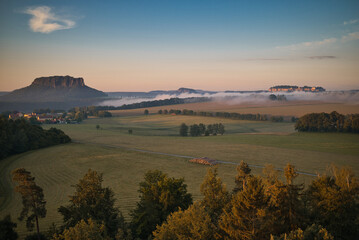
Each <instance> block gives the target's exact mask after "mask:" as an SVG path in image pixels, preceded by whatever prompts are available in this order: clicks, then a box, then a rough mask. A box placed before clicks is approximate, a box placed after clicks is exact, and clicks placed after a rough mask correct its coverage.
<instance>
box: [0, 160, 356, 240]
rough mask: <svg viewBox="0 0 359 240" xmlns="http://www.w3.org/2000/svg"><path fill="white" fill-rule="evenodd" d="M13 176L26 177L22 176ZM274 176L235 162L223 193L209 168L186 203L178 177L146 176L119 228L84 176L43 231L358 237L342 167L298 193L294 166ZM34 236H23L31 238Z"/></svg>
mask: <svg viewBox="0 0 359 240" xmlns="http://www.w3.org/2000/svg"><path fill="white" fill-rule="evenodd" d="M18 171H19V170H18ZM20 172H21V173H23V174H24V175H25V176H27V175H26V174H27V172H26V171H25V170H22V171H20ZM278 173H279V172H278V171H277V170H276V169H274V167H273V166H270V165H269V166H266V168H265V169H264V170H263V175H262V176H258V175H254V174H252V173H251V169H250V167H249V165H248V164H247V163H245V162H241V163H240V165H239V166H238V167H237V176H236V177H235V178H234V181H235V183H236V184H235V188H234V189H233V191H231V192H229V191H227V189H226V186H225V185H224V184H223V183H222V180H221V178H219V177H218V169H217V167H210V168H208V171H207V174H206V176H205V178H204V180H203V183H202V185H201V193H202V195H203V198H202V200H200V201H197V202H195V203H193V204H192V197H191V195H190V194H189V193H187V186H186V184H185V183H184V179H183V178H180V179H176V178H171V177H168V176H167V174H164V173H162V172H161V171H158V170H154V171H148V172H147V173H146V174H145V176H144V181H142V182H141V183H140V186H139V193H140V199H139V202H138V203H137V207H136V208H135V209H134V210H133V211H132V214H131V216H132V219H131V221H130V222H129V223H128V224H126V223H125V222H124V219H123V218H122V215H121V213H120V212H119V210H118V208H116V207H115V206H114V202H115V199H114V196H113V193H112V190H111V189H109V188H104V187H102V181H103V179H102V175H101V174H99V173H97V172H95V171H92V170H89V171H88V172H87V174H86V175H85V176H84V177H83V178H82V179H80V181H79V183H78V184H76V185H75V189H76V191H75V193H74V195H73V196H70V204H69V205H67V206H61V207H60V208H59V212H60V213H61V214H62V215H63V217H64V225H63V226H62V229H59V230H56V229H55V230H54V231H51V232H53V233H55V234H52V237H53V239H55V240H60V239H61V240H67V239H99V240H102V239H127V240H129V239H153V238H154V239H161V240H162V239H174V240H175V239H209V240H212V239H213V240H214V239H241V240H243V239H245V240H255V239H271V240H309V239H311V240H312V239H314V240H333V239H338V240H346V239H358V238H359V231H358V229H359V182H358V180H357V178H356V177H355V176H354V174H353V173H352V172H351V170H350V169H348V168H337V167H334V166H333V167H331V168H329V169H328V172H327V173H325V174H323V175H318V177H317V178H316V179H314V180H313V181H312V182H311V183H310V184H309V185H308V187H307V189H306V190H304V188H303V184H300V183H296V177H297V176H298V173H297V171H296V169H295V167H294V166H292V165H290V164H288V165H287V166H286V167H285V168H284V169H283V177H282V178H280V177H279V174H278ZM18 178H19V177H18ZM281 179H283V180H281ZM30 180H31V179H30ZM32 180H33V179H32ZM27 206H29V204H28V205H27ZM45 211H46V210H45ZM32 219H33V218H32ZM0 223H1V224H0V227H1V229H3V228H5V229H8V230H9V232H11V231H12V230H13V228H14V225H13V223H11V221H10V218H8V219H4V221H3V222H0ZM34 237H35V236H34V235H31V239H34Z"/></svg>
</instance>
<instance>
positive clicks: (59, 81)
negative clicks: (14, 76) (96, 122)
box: [0, 76, 108, 110]
mask: <svg viewBox="0 0 359 240" xmlns="http://www.w3.org/2000/svg"><path fill="white" fill-rule="evenodd" d="M107 97H108V96H107V94H106V93H104V92H102V91H99V90H96V89H94V88H91V87H88V86H86V85H85V82H84V79H83V78H74V77H71V76H51V77H40V78H36V79H35V80H34V81H33V82H32V83H31V85H29V86H27V87H24V88H20V89H17V90H14V91H12V92H10V93H8V94H4V95H2V96H0V109H7V108H9V109H14V108H15V109H17V110H21V109H26V110H31V108H32V107H57V108H58V107H63V108H64V109H66V108H68V107H71V106H85V105H90V104H94V103H96V102H97V101H101V100H103V99H105V98H107ZM74 104H75V105H74Z"/></svg>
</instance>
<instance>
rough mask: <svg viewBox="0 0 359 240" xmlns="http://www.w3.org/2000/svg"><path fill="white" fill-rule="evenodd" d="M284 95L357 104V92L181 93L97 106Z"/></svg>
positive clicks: (261, 98) (226, 100) (257, 100)
mask: <svg viewBox="0 0 359 240" xmlns="http://www.w3.org/2000/svg"><path fill="white" fill-rule="evenodd" d="M271 94H274V95H276V96H278V95H284V96H285V98H286V99H287V101H320V102H330V103H347V104H359V91H356V90H353V91H328V92H319V93H312V92H290V93H287V92H277V93H272V92H259V93H258V92H245V93H240V92H217V93H203V94H201V93H181V94H158V95H156V96H154V97H136V96H133V97H122V98H120V97H119V98H118V99H112V100H106V101H103V102H100V103H99V104H98V105H99V106H115V107H119V106H122V105H124V104H133V103H139V102H144V101H155V100H164V99H170V98H183V99H184V98H199V97H208V98H211V99H212V101H215V102H222V103H227V104H230V105H234V104H241V103H266V102H268V101H269V95H271Z"/></svg>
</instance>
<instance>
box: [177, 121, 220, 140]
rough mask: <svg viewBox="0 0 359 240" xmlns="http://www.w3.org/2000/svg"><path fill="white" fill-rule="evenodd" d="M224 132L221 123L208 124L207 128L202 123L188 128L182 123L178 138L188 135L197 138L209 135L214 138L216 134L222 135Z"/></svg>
mask: <svg viewBox="0 0 359 240" xmlns="http://www.w3.org/2000/svg"><path fill="white" fill-rule="evenodd" d="M188 130H189V132H188ZM224 132H225V129H224V125H223V124H222V123H215V124H209V125H207V126H206V125H205V124H203V123H200V124H193V125H190V126H189V127H188V126H187V125H186V124H185V123H182V124H181V126H180V131H179V134H180V136H183V137H185V136H188V133H189V135H191V136H192V137H197V136H203V135H204V136H210V135H213V136H215V135H217V134H221V135H223V134H224Z"/></svg>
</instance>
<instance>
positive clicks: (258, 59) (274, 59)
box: [244, 58, 286, 61]
mask: <svg viewBox="0 0 359 240" xmlns="http://www.w3.org/2000/svg"><path fill="white" fill-rule="evenodd" d="M244 60H245V61H284V60H286V59H283V58H247V59H244Z"/></svg>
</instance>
